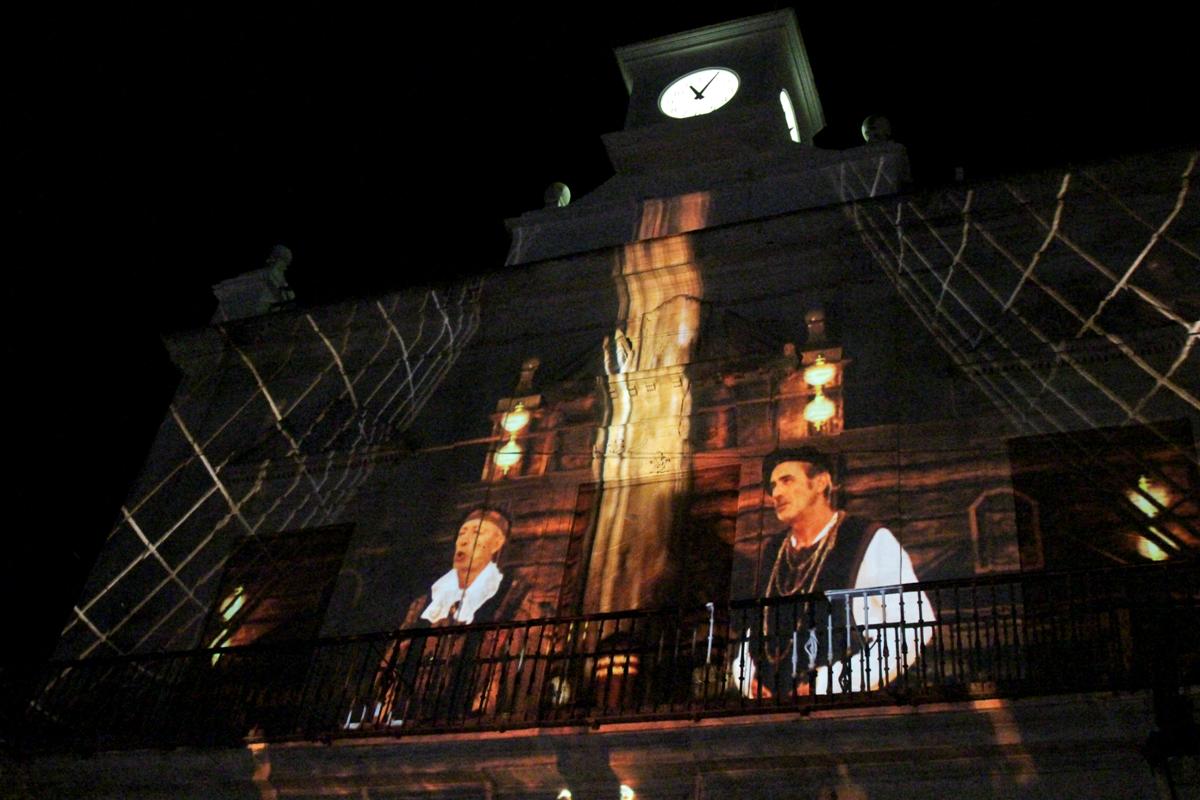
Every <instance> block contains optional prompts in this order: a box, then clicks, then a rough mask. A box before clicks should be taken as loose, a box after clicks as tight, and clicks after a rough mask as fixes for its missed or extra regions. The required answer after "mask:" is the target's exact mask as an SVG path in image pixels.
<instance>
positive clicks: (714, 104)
mask: <svg viewBox="0 0 1200 800" xmlns="http://www.w3.org/2000/svg"><path fill="white" fill-rule="evenodd" d="M739 83H740V81H739V80H738V76H737V73H736V72H734V71H733V70H731V69H726V68H725V67H705V68H704V69H698V70H696V71H695V72H689V73H688V74H687V75H684V76H683V77H682V78H677V79H676V80H674V81H671V84H670V85H669V86H667V88H665V89H663V91H662V94H660V95H659V96H658V108H659V110H660V111H662V113H664V114H666V115H667V116H668V117H674V118H675V119H685V118H687V117H698V116H700V115H701V114H707V113H709V112H711V111H716V110H717V109H718V108H720V107H721V106H723V105H725V104H726V103H728V102H729V101H730V100H732V99H733V96H734V95H735V94H737V90H738V85H739Z"/></svg>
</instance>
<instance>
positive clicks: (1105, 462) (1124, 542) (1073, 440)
mask: <svg viewBox="0 0 1200 800" xmlns="http://www.w3.org/2000/svg"><path fill="white" fill-rule="evenodd" d="M1192 442H1193V439H1192V432H1191V426H1190V424H1189V423H1188V421H1187V420H1176V421H1174V422H1169V423H1158V424H1156V425H1154V426H1153V427H1151V426H1146V425H1130V426H1125V427H1120V428H1101V429H1095V430H1086V431H1075V432H1069V433H1061V434H1053V435H1048V436H1031V437H1025V438H1021V439H1014V440H1012V441H1011V442H1010V443H1009V458H1010V459H1011V462H1012V471H1013V476H1012V484H1013V488H1014V489H1015V490H1017V491H1018V492H1019V493H1020V494H1022V495H1024V496H1026V497H1028V498H1030V499H1031V501H1032V502H1034V503H1036V504H1037V506H1038V508H1039V509H1040V516H1041V520H1040V525H1039V526H1038V527H1039V528H1040V536H1041V546H1042V547H1043V548H1044V551H1045V552H1044V561H1045V567H1046V568H1047V569H1071V568H1079V567H1082V566H1105V565H1112V564H1140V563H1146V562H1150V561H1169V560H1172V559H1176V558H1188V557H1195V554H1196V553H1198V552H1200V480H1198V479H1197V474H1196V473H1197V470H1196V456H1195V450H1194V447H1193V445H1192ZM1017 525H1018V530H1017V533H1018V538H1019V540H1020V545H1021V551H1022V552H1021V561H1022V567H1023V568H1026V569H1028V568H1029V567H1030V566H1031V565H1029V564H1028V563H1027V562H1028V555H1029V550H1030V543H1031V535H1032V534H1033V533H1035V532H1034V531H1031V530H1030V529H1029V528H1028V526H1027V524H1026V521H1024V520H1023V519H1022V517H1021V516H1018V517H1017Z"/></svg>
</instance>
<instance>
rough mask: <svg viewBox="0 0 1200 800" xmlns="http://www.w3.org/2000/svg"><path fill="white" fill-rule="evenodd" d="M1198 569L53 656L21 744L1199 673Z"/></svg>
mask: <svg viewBox="0 0 1200 800" xmlns="http://www.w3.org/2000/svg"><path fill="white" fill-rule="evenodd" d="M1198 598H1200V567H1198V565H1196V564H1190V563H1189V564H1177V565H1153V566H1148V567H1138V568H1122V569H1111V570H1103V571H1092V572H1076V573H1061V574H1053V575H1051V574H1040V575H1037V574H1022V575H1007V576H996V577H989V578H979V579H971V580H962V581H946V582H938V583H923V584H910V585H906V586H892V587H878V588H873V589H868V590H847V591H838V592H828V593H826V594H822V595H810V596H795V597H788V598H772V599H768V600H761V601H750V602H739V603H733V604H731V605H729V606H727V607H713V606H709V607H706V608H701V609H692V610H686V611H679V610H671V611H631V612H624V613H614V614H594V615H588V616H580V617H573V618H554V619H542V620H531V621H524V622H512V623H495V624H487V625H478V626H461V627H447V628H428V629H413V630H403V631H399V632H396V633H391V634H378V635H366V636H350V637H341V638H333V639H323V640H319V641H315V642H289V643H279V644H270V645H268V644H256V645H250V646H245V647H228V648H218V649H214V650H196V651H188V652H172V653H160V654H147V655H136V656H125V657H119V658H93V659H87V660H84V661H75V662H59V663H52V664H50V665H49V667H48V672H47V674H46V676H45V678H44V680H43V681H42V682H41V684H40V687H41V688H40V689H39V690H38V691H37V692H36V693H35V695H34V697H33V699H32V700H31V701H29V703H28V704H27V707H26V710H25V712H24V715H23V718H21V719H20V720H19V726H18V727H19V730H14V731H9V732H7V733H6V738H7V739H8V741H9V742H10V743H16V744H18V745H22V744H23V745H24V746H26V747H29V748H34V749H41V748H46V747H61V746H66V747H83V748H88V749H92V748H100V749H117V748H123V747H145V746H151V747H171V746H176V745H181V744H190V745H197V744H199V745H204V744H221V743H229V744H233V743H240V742H244V741H246V739H247V737H249V738H251V739H254V738H259V739H285V738H309V739H324V738H334V737H343V736H361V735H379V734H393V735H402V734H408V733H430V732H437V731H461V730H476V729H504V728H513V727H523V726H525V727H527V726H539V725H541V726H546V725H564V724H567V725H578V724H598V723H601V722H606V721H621V720H634V719H648V718H672V717H684V718H686V717H698V716H706V715H719V714H753V713H759V712H764V711H780V710H801V711H803V710H808V709H813V708H820V707H829V706H835V705H842V704H860V705H869V704H887V703H896V702H928V701H935V700H956V699H965V698H981V697H997V696H999V697H1012V696H1020V695H1031V694H1048V693H1061V692H1077V691H1096V690H1105V691H1109V690H1115V691H1120V690H1129V689H1143V688H1150V689H1158V690H1163V691H1177V690H1178V687H1180V686H1183V685H1189V684H1190V685H1196V684H1197V683H1200V681H1198V678H1200V618H1198V616H1200V615H1198V614H1197V611H1198V610H1200V609H1198Z"/></svg>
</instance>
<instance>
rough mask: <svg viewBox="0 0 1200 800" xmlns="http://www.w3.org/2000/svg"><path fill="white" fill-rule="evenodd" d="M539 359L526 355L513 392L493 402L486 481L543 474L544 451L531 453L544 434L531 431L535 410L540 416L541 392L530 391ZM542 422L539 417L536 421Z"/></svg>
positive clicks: (484, 477) (484, 476)
mask: <svg viewBox="0 0 1200 800" xmlns="http://www.w3.org/2000/svg"><path fill="white" fill-rule="evenodd" d="M540 363H541V362H540V361H539V360H538V359H537V358H527V359H525V361H524V362H523V363H522V364H521V377H520V379H519V380H518V381H517V386H516V390H515V391H514V392H513V394H514V395H515V396H514V397H502V398H500V400H499V401H498V402H497V403H496V411H495V412H494V413H493V414H492V436H493V437H495V440H496V448H495V449H494V450H492V452H491V454H490V456H489V458H488V460H487V461H485V462H484V465H483V479H484V480H485V481H488V480H491V481H495V480H501V479H503V478H515V477H517V476H527V475H535V474H542V472H543V471H544V470H545V462H546V460H547V459H546V457H545V455H544V454H543V455H541V456H538V457H534V456H535V455H536V454H537V453H538V452H539V448H538V446H537V441H540V440H542V439H543V438H544V436H543V433H542V432H540V431H539V432H538V433H531V428H532V426H533V419H534V416H535V414H538V415H539V419H541V416H540V415H541V412H540V411H539V409H540V408H541V404H542V396H541V395H540V394H536V393H534V391H533V376H534V373H535V372H536V371H537V368H538V365H539V364H540ZM544 423H545V420H542V422H541V423H539V425H542V424H544Z"/></svg>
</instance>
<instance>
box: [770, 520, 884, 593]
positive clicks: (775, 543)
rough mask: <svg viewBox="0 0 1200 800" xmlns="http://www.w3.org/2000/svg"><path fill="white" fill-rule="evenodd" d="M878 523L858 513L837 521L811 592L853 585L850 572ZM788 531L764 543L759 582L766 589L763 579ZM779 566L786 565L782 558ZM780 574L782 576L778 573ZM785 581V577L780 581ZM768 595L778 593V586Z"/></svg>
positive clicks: (855, 566) (852, 570) (782, 545)
mask: <svg viewBox="0 0 1200 800" xmlns="http://www.w3.org/2000/svg"><path fill="white" fill-rule="evenodd" d="M880 527H881V526H880V525H879V524H878V523H873V522H868V521H867V520H864V519H861V518H859V517H851V516H847V517H846V518H845V519H843V520H842V523H841V524H840V525H838V529H837V541H836V542H835V543H834V545H833V551H832V552H831V553H830V554H829V555H828V556H827V557H826V558H825V565H824V566H823V567H822V568H821V572H820V574H819V575H817V582H816V584H815V585H814V587H813V591H814V592H825V591H829V590H830V589H850V588H852V586H853V581H854V575H855V573H856V572H858V565H859V564H861V563H862V557H863V555H864V554H865V553H866V551H867V547H868V546H869V545H870V544H871V539H872V537H874V535H875V531H877V530H879V528H880ZM790 535H791V530H790V529H787V528H785V529H784V530H782V531H780V532H779V533H777V534H776V535H775V536H773V537H771V539H770V540H769V541H768V543H767V546H766V547H765V548H764V549H763V554H764V556H765V559H764V560H765V562H766V563H765V565H764V566H765V567H766V579H765V580H764V581H763V583H762V584H760V585H761V586H763V587H764V591H765V589H766V585H767V584H766V581H767V580H769V579H770V576H771V569H772V568H773V567H774V566H775V561H776V559H777V558H779V556H780V552H781V550H782V548H783V547H785V546H786V544H785V543H786V542H787V538H788V536H790ZM780 569H781V570H785V569H786V559H785V560H784V563H783V564H781V565H780ZM781 577H784V576H781ZM781 582H782V583H784V584H785V585H786V584H787V583H788V581H786V580H785V581H781ZM767 596H768V597H778V596H780V594H779V593H778V590H776V591H775V592H773V593H772V594H769V595H767Z"/></svg>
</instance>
